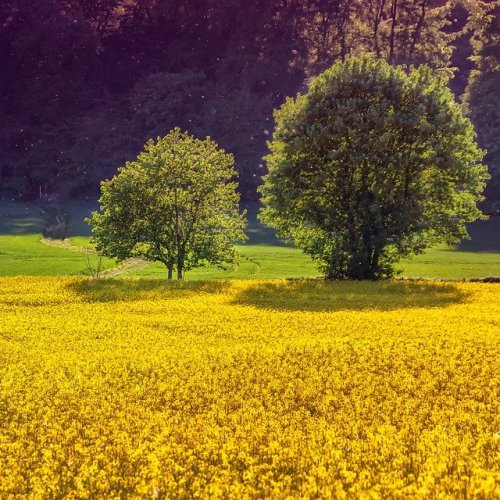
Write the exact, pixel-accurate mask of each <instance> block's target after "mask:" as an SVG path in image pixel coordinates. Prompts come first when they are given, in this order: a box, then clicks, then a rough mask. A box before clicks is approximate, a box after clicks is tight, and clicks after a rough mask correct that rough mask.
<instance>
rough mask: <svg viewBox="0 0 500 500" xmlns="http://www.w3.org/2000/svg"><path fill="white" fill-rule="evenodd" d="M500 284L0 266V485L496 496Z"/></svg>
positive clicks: (11, 488)
mask: <svg viewBox="0 0 500 500" xmlns="http://www.w3.org/2000/svg"><path fill="white" fill-rule="evenodd" d="M499 387H500V286H499V285H497V284H484V283H430V282H428V283H423V282H421V283H417V282H391V283H382V284H381V283H347V282H346V283H333V284H325V283H322V282H319V281H318V282H314V281H311V282H307V281H304V282H300V281H289V282H287V281H274V282H264V281H263V282H255V281H246V282H243V281H241V282H211V283H205V284H199V283H198V284H196V283H181V284H162V283H159V282H157V281H149V282H148V281H142V282H140V281H132V280H128V281H125V280H124V281H111V280H109V281H89V280H85V279H80V278H62V279H61V278H5V279H0V497H1V498H9V497H14V496H17V495H22V496H28V497H32V498H53V497H66V498H100V497H106V498H124V497H145V498H188V497H189V498H191V497H194V498H197V497H201V498H213V497H226V498H227V497H229V498H264V497H266V498H267V497H270V498H285V497H335V498H344V497H347V498H363V497H364V498H394V497H398V498H399V497H405V498H417V497H418V498H420V497H429V498H466V497H467V498H471V497H479V498H495V497H496V498H499V497H500V471H499V466H500V411H499V410H500V408H499V401H500V394H499Z"/></svg>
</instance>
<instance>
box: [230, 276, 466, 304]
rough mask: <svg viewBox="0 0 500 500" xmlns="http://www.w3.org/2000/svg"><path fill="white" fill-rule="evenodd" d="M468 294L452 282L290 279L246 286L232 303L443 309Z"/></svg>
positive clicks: (463, 299) (456, 302) (464, 298)
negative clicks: (330, 281)
mask: <svg viewBox="0 0 500 500" xmlns="http://www.w3.org/2000/svg"><path fill="white" fill-rule="evenodd" d="M468 297H469V294H467V293H465V292H464V291H463V290H460V289H459V287H458V286H456V285H455V284H453V283H443V282H441V283H439V282H436V283H433V282H411V281H390V282H383V283H380V282H379V283H374V282H352V281H341V282H332V283H328V282H324V281H320V280H297V281H294V280H290V281H282V282H268V283H265V282H260V283H256V284H254V285H250V286H248V287H247V288H245V289H244V290H242V291H241V293H240V294H239V295H238V296H237V297H236V299H235V303H237V304H240V305H252V306H256V307H260V308H265V309H276V310H286V311H340V310H363V309H378V310H381V311H390V310H395V309H401V308H417V307H426V308H429V307H436V308H437V307H439V308H441V307H445V306H447V305H452V304H458V303H462V302H466V301H467V299H468Z"/></svg>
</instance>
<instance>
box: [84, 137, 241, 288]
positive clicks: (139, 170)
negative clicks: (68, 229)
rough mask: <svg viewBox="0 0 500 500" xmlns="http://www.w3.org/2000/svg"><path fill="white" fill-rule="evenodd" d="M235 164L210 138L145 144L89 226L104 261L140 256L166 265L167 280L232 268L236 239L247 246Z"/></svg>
mask: <svg viewBox="0 0 500 500" xmlns="http://www.w3.org/2000/svg"><path fill="white" fill-rule="evenodd" d="M235 176H236V171H235V170H234V158H233V156H232V155H231V154H228V153H225V152H224V151H223V150H221V149H219V148H218V147H217V145H216V143H215V142H214V141H212V140H211V139H210V138H209V137H207V138H206V139H205V140H200V139H196V138H195V137H193V136H190V135H189V134H187V133H185V132H181V131H180V129H178V128H176V129H174V130H172V131H171V132H170V133H169V134H167V135H166V136H165V137H163V138H158V139H157V140H156V141H153V140H150V141H148V142H147V144H146V146H145V148H144V151H143V152H142V153H140V154H139V156H138V157H137V160H135V161H132V162H127V163H126V165H125V166H124V167H122V168H120V169H119V171H118V174H117V175H116V176H115V177H113V178H112V179H111V180H108V181H104V182H103V183H102V184H101V190H102V196H101V199H100V200H99V202H100V211H98V212H94V213H93V214H92V216H91V218H90V219H89V222H90V223H91V226H92V231H93V233H94V237H93V241H94V243H95V244H96V248H97V250H98V251H99V252H101V253H102V254H103V255H106V256H108V257H113V258H116V259H117V260H119V261H122V260H124V259H126V258H129V257H143V258H145V259H147V260H150V261H159V262H162V263H163V264H165V266H166V268H167V270H168V278H169V279H172V274H173V271H174V269H176V270H177V277H178V279H182V278H183V276H184V272H185V271H187V270H189V269H192V268H194V267H199V266H203V265H206V264H212V265H223V264H225V263H231V262H233V260H234V258H235V250H234V247H233V243H234V241H235V240H243V239H245V235H244V233H243V228H244V226H245V219H244V214H240V213H239V207H238V201H239V195H238V193H237V192H236V185H237V184H236V182H235V181H234V179H235Z"/></svg>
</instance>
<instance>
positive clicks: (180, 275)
mask: <svg viewBox="0 0 500 500" xmlns="http://www.w3.org/2000/svg"><path fill="white" fill-rule="evenodd" d="M177 279H178V280H183V279H184V255H183V254H182V253H180V254H179V255H178V256H177Z"/></svg>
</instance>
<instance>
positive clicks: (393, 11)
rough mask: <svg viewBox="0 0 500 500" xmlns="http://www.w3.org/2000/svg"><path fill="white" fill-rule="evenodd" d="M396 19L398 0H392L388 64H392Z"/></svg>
mask: <svg viewBox="0 0 500 500" xmlns="http://www.w3.org/2000/svg"><path fill="white" fill-rule="evenodd" d="M397 17H398V0H392V7H391V18H392V22H391V35H390V39H389V58H388V61H389V64H393V63H394V46H395V39H396V23H397Z"/></svg>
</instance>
